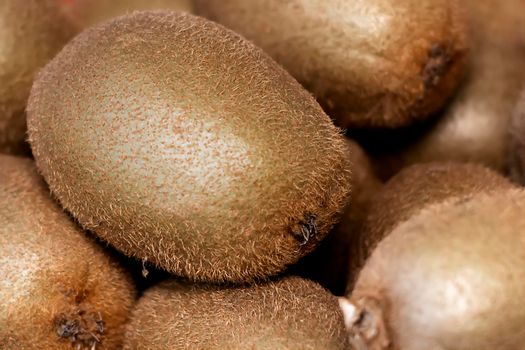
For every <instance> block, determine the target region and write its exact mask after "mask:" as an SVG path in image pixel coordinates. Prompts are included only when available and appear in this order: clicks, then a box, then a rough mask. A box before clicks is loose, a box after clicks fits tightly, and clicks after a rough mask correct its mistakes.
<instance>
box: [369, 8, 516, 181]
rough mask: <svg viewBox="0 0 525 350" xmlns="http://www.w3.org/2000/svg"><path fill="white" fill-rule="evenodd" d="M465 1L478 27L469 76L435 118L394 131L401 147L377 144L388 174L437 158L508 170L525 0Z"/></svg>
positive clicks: (379, 164)
mask: <svg viewBox="0 0 525 350" xmlns="http://www.w3.org/2000/svg"><path fill="white" fill-rule="evenodd" d="M465 6H466V8H467V9H468V17H469V19H470V21H469V22H470V26H471V28H473V29H472V33H473V44H472V50H471V55H470V57H471V58H470V62H469V65H468V69H467V70H468V71H467V75H466V77H465V80H464V81H463V82H462V84H461V86H460V88H459V90H458V93H457V95H456V96H455V97H454V98H453V100H452V101H451V103H450V104H449V105H448V106H447V107H446V108H445V109H444V110H443V112H441V113H440V114H439V115H438V116H437V119H436V120H435V121H434V122H432V123H428V124H426V125H417V126H416V127H415V128H414V129H413V130H412V129H408V130H404V133H403V134H400V133H396V132H392V133H391V135H390V138H391V139H393V140H395V141H398V140H399V141H400V142H393V143H394V144H397V145H396V146H395V147H392V146H391V145H388V146H387V147H384V148H383V147H381V145H380V144H375V145H371V146H373V147H374V148H376V149H377V151H376V152H372V151H371V154H372V156H373V157H374V159H375V162H374V165H375V167H376V169H377V172H378V173H379V174H380V176H381V178H383V179H388V178H390V177H391V176H393V175H394V174H395V173H397V172H398V171H399V170H400V169H402V168H403V167H406V166H409V165H411V164H416V163H423V162H433V161H434V162H435V161H438V162H439V161H441V162H445V161H456V162H472V163H474V162H475V163H480V164H483V165H485V166H488V167H490V168H492V169H494V170H497V171H499V172H501V173H506V172H507V168H508V157H507V152H508V148H509V137H508V130H509V124H510V123H509V122H510V116H511V115H512V110H513V108H514V106H515V105H516V102H517V99H518V96H519V93H520V91H521V89H522V88H523V85H524V84H525V69H523V68H522V67H523V62H524V61H525V29H524V28H525V3H524V2H523V1H522V0H508V1H504V2H501V1H497V0H483V1H478V0H468V1H466V2H465ZM370 139H373V140H380V138H379V137H375V138H374V136H372V137H370Z"/></svg>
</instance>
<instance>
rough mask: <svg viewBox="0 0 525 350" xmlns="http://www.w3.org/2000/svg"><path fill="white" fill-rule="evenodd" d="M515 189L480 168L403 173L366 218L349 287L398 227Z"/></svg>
mask: <svg viewBox="0 0 525 350" xmlns="http://www.w3.org/2000/svg"><path fill="white" fill-rule="evenodd" d="M514 187H515V185H514V184H513V183H511V182H510V181H509V180H507V179H506V178H505V177H503V176H501V175H500V174H498V173H497V172H495V171H493V170H490V169H489V168H486V167H484V166H482V165H479V164H462V163H453V162H448V163H439V162H434V163H426V164H415V165H412V166H410V167H408V168H405V169H403V170H402V171H401V172H399V173H398V174H397V175H396V176H394V177H393V178H392V179H390V181H388V182H387V183H386V184H385V186H384V187H383V188H382V190H381V191H379V192H378V193H377V195H376V196H375V197H374V198H373V199H372V202H371V204H370V207H369V212H368V215H367V218H366V219H365V220H364V224H363V226H362V227H361V230H360V232H359V234H358V235H356V236H357V238H356V240H357V241H358V243H356V244H355V245H354V246H355V247H356V249H357V250H358V254H354V255H352V256H350V260H349V263H350V269H349V274H350V276H349V284H348V287H347V292H350V291H351V290H352V287H353V282H354V281H355V278H356V275H357V273H358V272H359V270H360V267H362V266H363V263H364V261H365V260H366V258H367V257H368V255H369V254H370V252H371V251H372V250H373V248H374V247H375V245H376V244H377V243H378V242H379V241H381V240H382V239H383V238H384V237H385V236H386V235H388V234H389V233H390V232H391V231H392V230H393V229H394V227H396V226H397V225H398V224H400V223H402V222H404V221H406V220H408V219H409V218H411V217H412V216H413V215H415V214H417V213H418V212H419V211H421V210H422V209H424V208H425V207H427V206H429V205H432V204H435V203H440V202H443V201H446V200H447V199H449V198H452V197H470V196H472V195H474V194H477V193H480V192H487V193H489V192H498V191H502V190H507V189H512V188H514Z"/></svg>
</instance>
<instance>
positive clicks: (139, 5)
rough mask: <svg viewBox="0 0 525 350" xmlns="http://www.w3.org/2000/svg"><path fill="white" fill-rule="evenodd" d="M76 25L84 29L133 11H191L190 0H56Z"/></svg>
mask: <svg viewBox="0 0 525 350" xmlns="http://www.w3.org/2000/svg"><path fill="white" fill-rule="evenodd" d="M57 1H59V2H61V6H62V10H63V11H64V12H65V13H66V15H67V16H69V18H71V20H72V22H73V23H75V24H76V25H77V27H79V28H82V29H85V28H88V27H90V26H93V25H95V24H97V23H100V22H104V21H107V20H110V19H112V18H115V17H118V16H122V15H125V14H128V13H131V12H133V11H147V10H173V11H184V12H189V13H191V12H193V4H192V1H191V0H75V1H69V0H57Z"/></svg>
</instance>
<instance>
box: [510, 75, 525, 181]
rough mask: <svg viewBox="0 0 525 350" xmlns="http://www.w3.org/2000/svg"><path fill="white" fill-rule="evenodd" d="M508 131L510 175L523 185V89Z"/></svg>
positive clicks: (524, 159) (524, 160)
mask: <svg viewBox="0 0 525 350" xmlns="http://www.w3.org/2000/svg"><path fill="white" fill-rule="evenodd" d="M524 84H525V82H524ZM524 86H525V85H524ZM509 133H510V139H511V141H510V149H509V159H510V161H509V164H510V176H511V177H512V179H514V180H515V181H516V182H518V183H520V184H522V185H524V186H525V90H523V92H522V94H521V98H520V100H519V102H518V104H517V106H516V109H515V110H514V114H513V116H512V120H511V124H510V128H509Z"/></svg>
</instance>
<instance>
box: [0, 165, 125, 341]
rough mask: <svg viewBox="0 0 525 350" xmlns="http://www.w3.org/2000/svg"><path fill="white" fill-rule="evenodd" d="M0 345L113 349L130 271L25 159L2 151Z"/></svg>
mask: <svg viewBox="0 0 525 350" xmlns="http://www.w3.org/2000/svg"><path fill="white" fill-rule="evenodd" d="M0 264H1V266H2V272H1V273H0V349H2V350H24V349H41V350H62V349H63V350H66V349H67V350H70V349H81V350H91V349H93V348H95V347H96V349H101V350H102V349H108V350H113V349H116V348H118V347H119V346H121V344H122V341H123V339H122V337H123V327H124V325H125V323H126V322H127V319H128V316H129V313H130V311H131V307H132V305H133V303H134V298H135V290H134V286H133V284H132V282H131V278H130V276H129V275H128V274H127V272H126V271H124V269H123V268H122V267H121V266H120V265H119V264H118V263H117V262H116V261H115V260H114V259H113V258H112V257H110V256H108V255H107V254H106V252H104V251H103V249H102V247H100V246H98V245H97V244H96V243H95V241H93V240H91V239H89V238H88V237H87V236H85V235H84V233H83V232H82V231H81V230H80V229H79V228H77V227H76V225H75V224H74V223H73V222H72V221H71V220H70V219H69V218H68V216H67V215H66V214H65V213H63V211H62V209H61V208H60V207H59V206H58V205H57V204H56V203H54V202H53V200H52V199H51V198H50V195H49V192H48V190H47V188H46V186H45V183H44V181H43V180H42V179H41V178H40V176H39V175H38V173H37V170H36V167H35V166H34V164H33V162H32V161H31V160H29V159H24V158H16V157H12V156H7V155H0Z"/></svg>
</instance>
